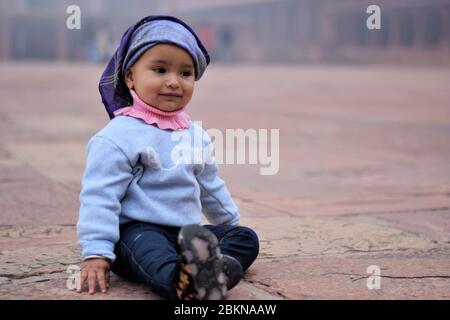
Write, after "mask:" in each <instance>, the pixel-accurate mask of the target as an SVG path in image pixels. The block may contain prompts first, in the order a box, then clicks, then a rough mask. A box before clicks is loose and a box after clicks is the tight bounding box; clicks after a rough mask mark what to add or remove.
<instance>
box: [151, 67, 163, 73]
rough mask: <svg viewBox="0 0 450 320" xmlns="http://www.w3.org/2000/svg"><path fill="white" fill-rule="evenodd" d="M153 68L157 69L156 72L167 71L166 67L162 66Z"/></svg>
mask: <svg viewBox="0 0 450 320" xmlns="http://www.w3.org/2000/svg"><path fill="white" fill-rule="evenodd" d="M152 70H153V71H155V72H158V73H165V72H166V69H165V68H160V67H156V68H153V69H152Z"/></svg>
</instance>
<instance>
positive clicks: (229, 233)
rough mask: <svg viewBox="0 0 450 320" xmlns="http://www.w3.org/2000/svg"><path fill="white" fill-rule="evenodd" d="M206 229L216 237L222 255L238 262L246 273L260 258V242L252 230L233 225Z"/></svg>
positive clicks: (206, 226)
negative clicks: (257, 258)
mask: <svg viewBox="0 0 450 320" xmlns="http://www.w3.org/2000/svg"><path fill="white" fill-rule="evenodd" d="M205 228H207V229H209V230H210V231H211V232H212V233H214V234H215V235H216V237H217V239H218V240H219V247H220V251H221V252H222V254H226V255H229V256H232V257H233V258H235V259H236V260H238V261H239V262H240V263H241V265H242V269H244V271H245V270H247V269H248V268H249V267H250V265H251V264H252V263H253V261H255V259H256V257H257V256H258V253H259V240H258V236H257V235H256V233H255V232H254V231H253V230H252V229H250V228H248V227H243V226H231V225H205Z"/></svg>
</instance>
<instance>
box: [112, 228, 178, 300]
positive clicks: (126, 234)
mask: <svg viewBox="0 0 450 320" xmlns="http://www.w3.org/2000/svg"><path fill="white" fill-rule="evenodd" d="M178 231H179V228H174V227H165V226H159V225H155V224H150V223H132V224H130V225H127V226H125V227H122V228H121V236H120V240H119V241H118V243H117V244H116V249H115V253H116V255H117V260H116V261H115V262H114V263H113V265H112V267H111V269H112V271H113V272H114V273H117V274H118V275H120V276H122V277H125V278H128V279H133V280H135V281H138V282H141V283H145V284H147V285H149V286H150V287H151V289H152V291H154V292H155V293H157V294H159V295H161V296H163V297H164V298H167V299H177V295H176V289H175V284H174V279H175V275H176V266H177V262H178V260H179V255H178V253H177V250H176V239H177V234H178Z"/></svg>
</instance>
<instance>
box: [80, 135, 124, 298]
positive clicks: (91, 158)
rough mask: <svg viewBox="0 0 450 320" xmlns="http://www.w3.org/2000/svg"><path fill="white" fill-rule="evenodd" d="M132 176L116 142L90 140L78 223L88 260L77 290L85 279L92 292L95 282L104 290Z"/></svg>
mask: <svg viewBox="0 0 450 320" xmlns="http://www.w3.org/2000/svg"><path fill="white" fill-rule="evenodd" d="M132 177H133V175H132V167H131V164H130V162H129V160H128V158H127V157H126V155H125V154H124V153H123V152H122V151H121V150H120V148H118V146H117V145H115V144H114V143H113V142H112V141H111V140H109V139H107V138H103V137H99V136H96V137H94V138H93V139H91V141H90V142H89V145H88V155H87V161H86V169H85V173H84V176H83V182H82V190H81V193H80V204H81V206H80V215H79V219H78V223H77V232H78V237H79V243H80V244H81V246H82V248H83V252H82V257H83V258H84V260H85V261H84V262H83V265H84V267H83V271H82V273H81V278H80V280H81V281H80V283H79V287H78V288H77V289H78V292H81V291H82V285H83V282H84V281H85V280H86V279H87V280H88V286H89V292H90V293H93V292H95V283H96V281H98V282H99V284H100V287H101V289H102V290H103V289H104V288H105V286H106V285H105V283H107V280H108V277H109V264H110V262H112V261H114V260H115V258H116V256H115V254H114V244H115V243H116V242H117V241H118V240H119V214H120V211H121V204H120V200H121V199H122V198H123V196H124V195H125V193H126V190H127V188H128V185H129V183H130V181H131V179H132ZM91 257H92V259H90V258H91ZM98 257H100V258H98Z"/></svg>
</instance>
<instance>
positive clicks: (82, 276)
mask: <svg viewBox="0 0 450 320" xmlns="http://www.w3.org/2000/svg"><path fill="white" fill-rule="evenodd" d="M87 277H88V273H87V271H86V270H82V271H81V273H80V280H79V281H78V284H77V292H78V293H80V292H82V291H83V284H84V281H86V279H87Z"/></svg>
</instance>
